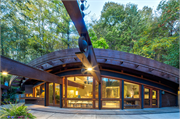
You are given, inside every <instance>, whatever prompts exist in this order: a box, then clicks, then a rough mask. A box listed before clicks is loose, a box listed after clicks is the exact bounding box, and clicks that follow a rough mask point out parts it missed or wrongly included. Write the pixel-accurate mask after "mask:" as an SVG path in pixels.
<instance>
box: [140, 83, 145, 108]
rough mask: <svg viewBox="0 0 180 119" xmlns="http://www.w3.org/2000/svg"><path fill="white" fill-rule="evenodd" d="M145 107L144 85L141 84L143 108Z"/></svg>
mask: <svg viewBox="0 0 180 119" xmlns="http://www.w3.org/2000/svg"><path fill="white" fill-rule="evenodd" d="M143 108H144V85H141V109H143Z"/></svg>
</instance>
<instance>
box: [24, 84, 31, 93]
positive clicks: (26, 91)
mask: <svg viewBox="0 0 180 119" xmlns="http://www.w3.org/2000/svg"><path fill="white" fill-rule="evenodd" d="M25 93H33V85H25Z"/></svg>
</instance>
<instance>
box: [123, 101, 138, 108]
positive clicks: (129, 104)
mask: <svg viewBox="0 0 180 119" xmlns="http://www.w3.org/2000/svg"><path fill="white" fill-rule="evenodd" d="M124 108H125V109H135V108H140V101H138V100H126V101H124Z"/></svg>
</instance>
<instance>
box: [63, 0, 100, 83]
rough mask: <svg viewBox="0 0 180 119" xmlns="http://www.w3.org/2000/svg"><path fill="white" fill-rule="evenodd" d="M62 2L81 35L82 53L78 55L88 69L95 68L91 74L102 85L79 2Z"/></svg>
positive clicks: (80, 46) (74, 0)
mask: <svg viewBox="0 0 180 119" xmlns="http://www.w3.org/2000/svg"><path fill="white" fill-rule="evenodd" d="M62 2H63V4H64V6H65V8H66V10H67V12H68V14H69V16H70V18H71V19H72V21H73V23H74V25H75V27H76V29H77V31H78V33H79V35H80V38H79V48H80V51H81V52H77V53H76V55H77V57H78V58H79V59H80V61H81V62H82V64H83V65H84V66H85V67H86V68H87V69H88V68H93V70H92V71H90V73H91V75H92V76H93V77H94V78H95V79H96V81H98V82H99V83H100V70H99V67H98V63H97V60H96V56H95V53H94V49H93V47H92V43H91V40H90V37H89V34H88V31H87V28H86V25H85V22H84V19H83V16H82V14H81V11H80V8H79V5H78V2H77V0H62ZM84 41H86V43H85V42H84ZM86 44H87V46H86ZM83 48H87V50H84V51H83V50H82V49H83Z"/></svg>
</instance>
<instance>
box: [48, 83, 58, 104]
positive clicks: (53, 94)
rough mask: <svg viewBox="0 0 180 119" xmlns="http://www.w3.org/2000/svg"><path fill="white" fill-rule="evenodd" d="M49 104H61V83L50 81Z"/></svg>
mask: <svg viewBox="0 0 180 119" xmlns="http://www.w3.org/2000/svg"><path fill="white" fill-rule="evenodd" d="M49 105H50V106H60V85H59V84H56V83H49Z"/></svg>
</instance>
